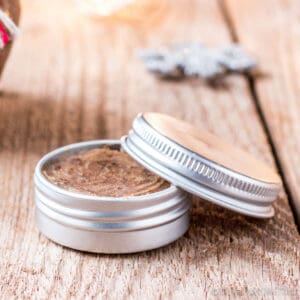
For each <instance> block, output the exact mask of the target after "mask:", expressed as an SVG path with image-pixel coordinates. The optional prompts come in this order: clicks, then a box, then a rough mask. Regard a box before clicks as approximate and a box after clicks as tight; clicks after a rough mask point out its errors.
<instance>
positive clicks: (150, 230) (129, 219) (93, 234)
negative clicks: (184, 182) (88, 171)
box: [34, 140, 191, 253]
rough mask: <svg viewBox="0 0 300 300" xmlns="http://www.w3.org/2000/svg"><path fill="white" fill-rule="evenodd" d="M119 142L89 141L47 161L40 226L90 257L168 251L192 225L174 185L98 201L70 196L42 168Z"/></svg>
mask: <svg viewBox="0 0 300 300" xmlns="http://www.w3.org/2000/svg"><path fill="white" fill-rule="evenodd" d="M107 145H110V146H111V147H114V149H120V141H115V140H104V141H90V142H83V143H78V144H72V145H68V146H65V147H62V148H59V149H56V150H55V151H53V152H51V153H48V154H47V155H45V156H44V157H43V158H42V159H41V160H40V162H39V163H38V165H37V167H36V171H35V176H34V181H35V203H36V221H37V226H38V228H39V229H40V230H41V232H42V233H44V234H45V235H46V236H47V237H48V238H50V239H51V240H53V241H55V242H56V243H58V244H61V245H64V246H67V247H70V248H73V249H77V250H82V251H87V252H96V253H132V252H139V251H144V250H150V249H154V248H158V247H161V246H164V245H167V244H169V243H171V242H173V241H175V240H176V239H178V238H179V237H181V236H182V235H183V234H184V233H185V232H186V230H187V229H188V225H189V215H188V210H189V207H190V204H191V199H190V198H189V196H188V194H187V193H186V192H184V191H182V190H181V189H178V188H177V187H175V186H174V185H171V186H170V187H168V188H166V189H164V190H161V191H158V192H154V193H151V194H146V195H141V196H133V197H119V198H115V197H98V196H92V195H88V194H81V193H76V192H71V191H68V190H66V189H63V188H61V187H59V186H56V185H55V184H52V183H51V182H50V181H48V180H47V178H46V177H45V176H44V175H43V167H44V166H45V165H46V164H48V163H50V162H51V161H52V160H55V159H57V158H58V157H60V156H61V155H68V153H74V152H76V151H83V150H87V149H93V148H99V147H100V148H101V147H106V146H107Z"/></svg>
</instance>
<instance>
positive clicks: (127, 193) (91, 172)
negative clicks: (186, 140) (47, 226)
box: [43, 146, 170, 197]
mask: <svg viewBox="0 0 300 300" xmlns="http://www.w3.org/2000/svg"><path fill="white" fill-rule="evenodd" d="M43 174H44V175H45V177H46V178H47V179H48V180H49V181H50V182H52V183H54V184H56V185H58V186H60V187H62V188H64V189H67V190H70V191H74V192H79V193H83V194H90V195H95V196H102V197H132V196H140V195H146V194H150V193H154V192H158V191H161V190H163V189H166V188H168V187H169V186H170V184H169V183H168V182H167V181H165V180H164V179H162V178H161V177H159V176H158V175H155V174H154V173H152V172H150V171H148V170H146V169H145V168H144V167H143V166H142V165H140V164H139V163H138V162H136V161H134V160H133V159H132V158H131V157H130V156H129V155H128V154H127V153H125V152H123V151H119V150H117V149H111V148H109V147H108V146H106V147H104V148H96V149H91V150H86V151H81V152H79V153H75V154H71V155H69V156H64V157H61V158H58V159H56V160H55V161H53V162H51V163H49V164H48V165H46V166H45V168H44V170H43Z"/></svg>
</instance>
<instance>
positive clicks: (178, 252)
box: [0, 0, 300, 299]
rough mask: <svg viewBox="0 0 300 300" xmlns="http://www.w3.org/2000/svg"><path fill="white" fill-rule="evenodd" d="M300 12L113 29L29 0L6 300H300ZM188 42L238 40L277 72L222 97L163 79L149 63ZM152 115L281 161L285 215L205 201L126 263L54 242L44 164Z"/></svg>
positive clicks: (10, 198)
mask: <svg viewBox="0 0 300 300" xmlns="http://www.w3.org/2000/svg"><path fill="white" fill-rule="evenodd" d="M157 5H158V6H159V7H156V6H157ZM299 11H300V2H299V1H296V0H294V1H292V0H290V1H289V0H287V1H283V0H281V1H280V0H265V1H252V0H244V1H238V0H226V1H204V0H203V1H202V0H185V1H184V0H180V1H178V0H177V1H172V0H169V1H167V0H165V1H158V3H154V4H153V6H152V7H149V8H148V9H147V15H146V16H145V15H144V17H143V20H134V21H133V20H131V21H129V20H126V21H125V20H124V19H123V20H120V19H119V20H106V21H104V20H92V19H89V18H87V17H84V16H82V15H80V14H78V12H77V11H76V7H75V5H74V2H73V1H67V0H66V1H59V0H52V1H45V0H24V1H23V12H22V13H23V17H22V21H21V27H22V35H21V36H20V38H19V39H18V40H17V41H16V44H15V47H14V49H13V53H12V55H11V57H10V60H9V62H8V64H7V66H6V69H5V72H4V74H3V77H2V81H1V98H0V137H1V139H0V166H1V169H0V183H1V189H0V205H1V206H0V249H1V252H0V253H1V255H0V295H1V296H2V298H3V299H8V298H9V297H12V296H17V297H20V298H23V299H26V298H31V297H35V298H37V299H49V298H57V299H64V298H71V297H74V298H80V299H90V298H98V299H99V298H100V299H101V298H102V299H105V298H111V299H144V298H147V299H158V298H159V299H161V298H162V299H164V298H174V299H184V298H185V299H203V298H204V297H206V298H209V299H214V298H215V299H220V298H228V299H235V298H238V297H242V298H243V299H248V298H253V299H287V298H293V299H297V298H298V297H300V290H299V289H300V282H299V277H300V271H299V262H300V252H299V249H300V248H299V246H300V243H299V234H298V232H297V225H296V224H297V222H299V220H300V218H299V217H300V188H299V182H300V172H299V169H300V155H299V153H300V119H299V116H300V100H299V97H300V84H299V77H300V55H299V53H300V24H299V20H300V19H299ZM186 40H193V41H194V40H195V41H202V42H204V43H206V44H207V45H210V46H220V45H225V44H228V43H231V42H232V41H238V42H240V43H241V44H242V45H243V47H244V48H245V49H247V50H248V51H250V52H252V53H253V54H254V55H256V57H257V58H258V60H259V62H260V67H261V70H262V71H263V73H264V74H265V76H263V77H259V78H255V79H254V78H246V77H244V76H231V77H228V79H227V81H226V82H227V85H226V86H225V87H223V88H218V89H215V88H212V87H210V86H207V85H206V84H205V83H203V82H202V81H201V80H195V81H194V80H193V81H190V80H186V81H180V82H178V81H176V82H174V81H162V80H159V79H157V78H155V76H153V75H152V74H149V73H147V72H146V71H145V69H144V66H143V64H142V63H141V62H140V61H139V60H138V59H137V57H136V54H135V53H136V49H138V48H143V47H157V46H160V45H166V44H171V43H174V42H180V41H186ZM141 111H159V112H164V113H168V114H170V115H173V116H176V117H179V118H182V119H184V120H187V121H189V122H191V123H193V124H195V125H196V126H198V127H203V128H206V129H208V130H210V131H211V132H214V133H215V134H217V135H219V136H222V137H224V138H225V139H227V140H228V141H230V142H232V143H234V144H236V145H238V146H240V147H242V148H244V149H247V150H248V151H249V152H251V153H253V154H254V155H256V156H257V157H258V158H261V159H262V160H264V161H266V162H267V163H268V164H270V165H272V166H273V167H274V169H277V170H278V171H279V173H280V174H281V176H282V179H283V182H284V188H283V190H282V192H281V194H280V197H279V199H278V201H277V203H276V204H275V209H276V215H275V217H274V218H272V219H270V220H266V221H264V220H256V219H253V218H249V217H244V216H242V215H239V214H236V213H233V212H230V211H228V210H225V209H222V208H220V207H217V206H215V205H212V204H210V203H208V202H206V201H203V200H201V199H199V198H196V197H195V198H194V199H193V207H192V210H191V219H192V220H191V227H190V229H189V231H188V233H187V234H186V235H185V236H184V237H183V238H181V239H180V240H179V241H177V242H175V243H173V244H172V245H170V246H167V247H165V248H162V249H158V250H153V251H150V252H146V253H140V254H134V255H122V256H118V255H116V256H111V255H92V254H85V253H80V252H77V251H73V250H70V249H66V248H63V247H61V246H59V245H56V244H54V243H52V242H51V241H49V240H48V239H47V238H45V237H44V236H43V235H41V234H40V233H39V232H38V230H37V228H36V227H35V223H34V194H33V182H32V174H33V171H34V166H35V164H36V162H37V161H38V160H39V158H40V157H41V155H43V154H45V153H46V152H48V151H49V150H52V149H54V148H56V147H58V146H61V145H66V144H68V143H72V142H77V141H83V140H90V139H104V138H119V137H121V136H122V135H123V134H126V132H128V130H129V128H130V126H131V122H132V119H133V118H134V116H135V115H136V114H137V113H138V112H141ZM298 224H299V223H298Z"/></svg>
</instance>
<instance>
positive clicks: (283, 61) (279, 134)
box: [226, 0, 300, 222]
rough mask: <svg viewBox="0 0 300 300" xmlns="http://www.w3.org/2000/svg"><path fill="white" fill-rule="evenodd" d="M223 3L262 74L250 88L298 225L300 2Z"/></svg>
mask: <svg viewBox="0 0 300 300" xmlns="http://www.w3.org/2000/svg"><path fill="white" fill-rule="evenodd" d="M226 3H227V6H228V10H229V14H230V17H231V19H232V22H233V24H234V28H235V30H236V32H237V35H238V39H239V40H240V41H241V42H242V43H243V44H244V45H245V46H246V47H247V48H248V49H249V50H250V51H252V52H253V53H254V54H255V55H257V57H258V59H259V62H260V65H261V68H262V71H263V72H265V73H266V77H265V78H261V79H259V80H257V81H256V84H255V87H256V89H257V94H258V100H259V104H260V106H261V109H262V111H263V114H264V116H265V119H266V122H267V126H268V128H269V131H270V133H271V136H272V139H273V141H274V145H275V148H276V151H277V153H278V157H279V160H280V164H281V166H282V171H283V172H284V174H285V177H286V183H287V185H288V187H289V190H290V192H291V196H292V197H291V198H292V199H291V200H292V201H293V203H294V206H295V210H296V213H297V217H298V222H300V189H299V182H300V172H299V168H298V165H299V163H300V161H299V153H300V121H299V115H300V105H299V103H300V102H299V94H300V86H299V83H298V81H299V80H298V78H299V76H300V57H299V50H300V23H299V11H300V3H299V1H293V0H289V1H281V0H278V1H277V0H275V1H273V0H270V1H269V0H268V1H261V2H256V1H243V3H240V2H239V1H235V0H226ZM253 20H255V22H253Z"/></svg>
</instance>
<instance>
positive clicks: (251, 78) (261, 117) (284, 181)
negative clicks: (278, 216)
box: [218, 0, 300, 233]
mask: <svg viewBox="0 0 300 300" xmlns="http://www.w3.org/2000/svg"><path fill="white" fill-rule="evenodd" d="M218 4H219V7H220V11H221V15H222V16H223V18H224V22H225V24H227V27H228V30H229V35H230V37H231V39H232V41H233V42H235V43H238V42H239V37H238V34H237V32H236V30H235V27H234V24H233V22H232V20H231V15H230V11H229V9H228V8H227V6H226V3H225V2H224V0H218ZM245 78H246V80H247V83H248V87H249V92H250V96H251V98H252V100H253V102H254V106H255V109H256V111H257V114H258V117H259V120H260V122H261V124H262V127H263V130H264V132H265V134H266V137H267V141H268V143H269V145H270V148H271V152H272V155H273V158H274V161H275V165H276V168H277V170H278V172H279V174H280V176H281V179H282V184H283V188H284V190H285V193H286V195H287V199H288V202H289V205H290V207H291V211H292V213H293V218H294V223H295V224H296V226H297V230H298V233H300V222H298V218H297V212H296V208H295V205H294V201H293V197H292V193H291V189H290V187H289V184H288V181H287V178H286V176H285V174H284V169H283V166H282V164H281V161H280V158H279V155H278V153H277V151H276V146H275V143H274V141H273V138H272V134H271V130H270V128H269V124H268V122H267V119H266V117H265V114H264V111H263V109H262V107H261V104H260V100H259V97H258V94H257V92H256V87H255V77H254V76H253V75H245Z"/></svg>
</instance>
